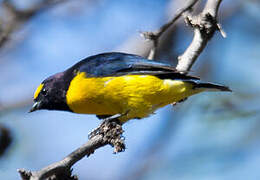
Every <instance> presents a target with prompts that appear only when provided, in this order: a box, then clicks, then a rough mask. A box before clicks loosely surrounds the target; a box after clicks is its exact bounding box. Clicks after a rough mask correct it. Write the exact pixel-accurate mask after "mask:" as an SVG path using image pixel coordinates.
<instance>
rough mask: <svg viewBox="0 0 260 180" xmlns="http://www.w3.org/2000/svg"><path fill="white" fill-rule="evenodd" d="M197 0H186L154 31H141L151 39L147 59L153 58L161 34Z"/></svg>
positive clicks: (145, 36)
mask: <svg viewBox="0 0 260 180" xmlns="http://www.w3.org/2000/svg"><path fill="white" fill-rule="evenodd" d="M197 2H198V0H188V1H186V4H185V5H184V6H183V7H182V8H180V9H179V10H177V12H176V14H175V15H174V16H173V18H172V19H171V20H170V21H169V22H167V23H165V24H164V25H162V26H161V27H160V28H159V29H158V30H157V31H155V32H142V33H141V34H142V36H143V37H144V38H145V39H147V40H151V41H153V46H152V48H151V50H150V53H149V55H148V59H154V57H155V54H156V49H157V46H158V41H159V39H160V37H161V35H162V34H163V33H164V32H165V31H166V30H167V29H168V28H169V27H171V26H172V25H173V24H174V23H175V22H176V21H177V20H178V19H179V17H181V15H182V14H183V13H184V12H186V11H188V10H190V9H191V8H192V7H193V6H194V5H195V4H196V3H197Z"/></svg>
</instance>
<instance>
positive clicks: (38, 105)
mask: <svg viewBox="0 0 260 180" xmlns="http://www.w3.org/2000/svg"><path fill="white" fill-rule="evenodd" d="M40 104H41V102H35V103H34V104H33V106H32V108H31V109H30V111H29V113H31V112H33V111H36V110H38V109H39V107H40Z"/></svg>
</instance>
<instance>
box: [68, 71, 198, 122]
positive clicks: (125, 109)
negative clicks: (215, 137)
mask: <svg viewBox="0 0 260 180" xmlns="http://www.w3.org/2000/svg"><path fill="white" fill-rule="evenodd" d="M195 93H198V90H193V89H192V85H191V84H190V83H187V82H182V81H179V80H162V79H159V78H157V77H155V76H152V75H125V76H119V77H98V78H97V77H90V78H88V77H86V73H84V72H80V73H78V74H77V75H76V76H75V77H74V78H73V80H72V81H71V83H70V86H69V89H68V91H67V94H66V100H67V104H68V106H69V107H70V109H71V110H72V111H73V112H76V113H84V114H97V115H114V114H124V113H127V116H126V117H125V118H123V119H122V121H127V120H128V119H132V118H137V117H139V118H142V117H146V116H148V115H149V114H150V113H152V112H153V111H155V110H156V109H157V108H159V107H162V106H165V105H167V104H169V103H172V102H177V101H180V100H181V99H184V98H186V97H188V96H190V95H192V94H195Z"/></svg>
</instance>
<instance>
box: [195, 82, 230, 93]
mask: <svg viewBox="0 0 260 180" xmlns="http://www.w3.org/2000/svg"><path fill="white" fill-rule="evenodd" d="M193 85H194V86H193V88H194V89H203V90H205V91H229V92H232V90H231V89H230V88H229V87H227V86H223V85H220V84H215V83H209V82H201V81H196V82H194V81H193Z"/></svg>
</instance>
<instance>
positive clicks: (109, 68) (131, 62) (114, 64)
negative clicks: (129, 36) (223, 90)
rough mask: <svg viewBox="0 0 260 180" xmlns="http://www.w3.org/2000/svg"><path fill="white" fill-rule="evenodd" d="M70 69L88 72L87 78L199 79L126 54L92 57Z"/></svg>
mask: <svg viewBox="0 0 260 180" xmlns="http://www.w3.org/2000/svg"><path fill="white" fill-rule="evenodd" d="M70 69H73V70H75V69H76V70H78V71H80V72H86V74H87V77H107V76H123V75H130V74H136V75H154V76H157V77H159V78H162V79H199V78H197V77H193V76H187V75H184V74H181V73H179V72H178V71H177V70H176V69H175V68H173V67H172V66H171V65H169V64H165V63H160V62H156V61H152V60H148V59H145V58H143V57H141V56H137V55H132V54H126V53H117V52H112V53H104V54H99V55H95V56H90V57H88V58H86V59H83V60H82V61H80V62H78V63H77V64H75V65H74V66H73V67H71V68H70Z"/></svg>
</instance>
